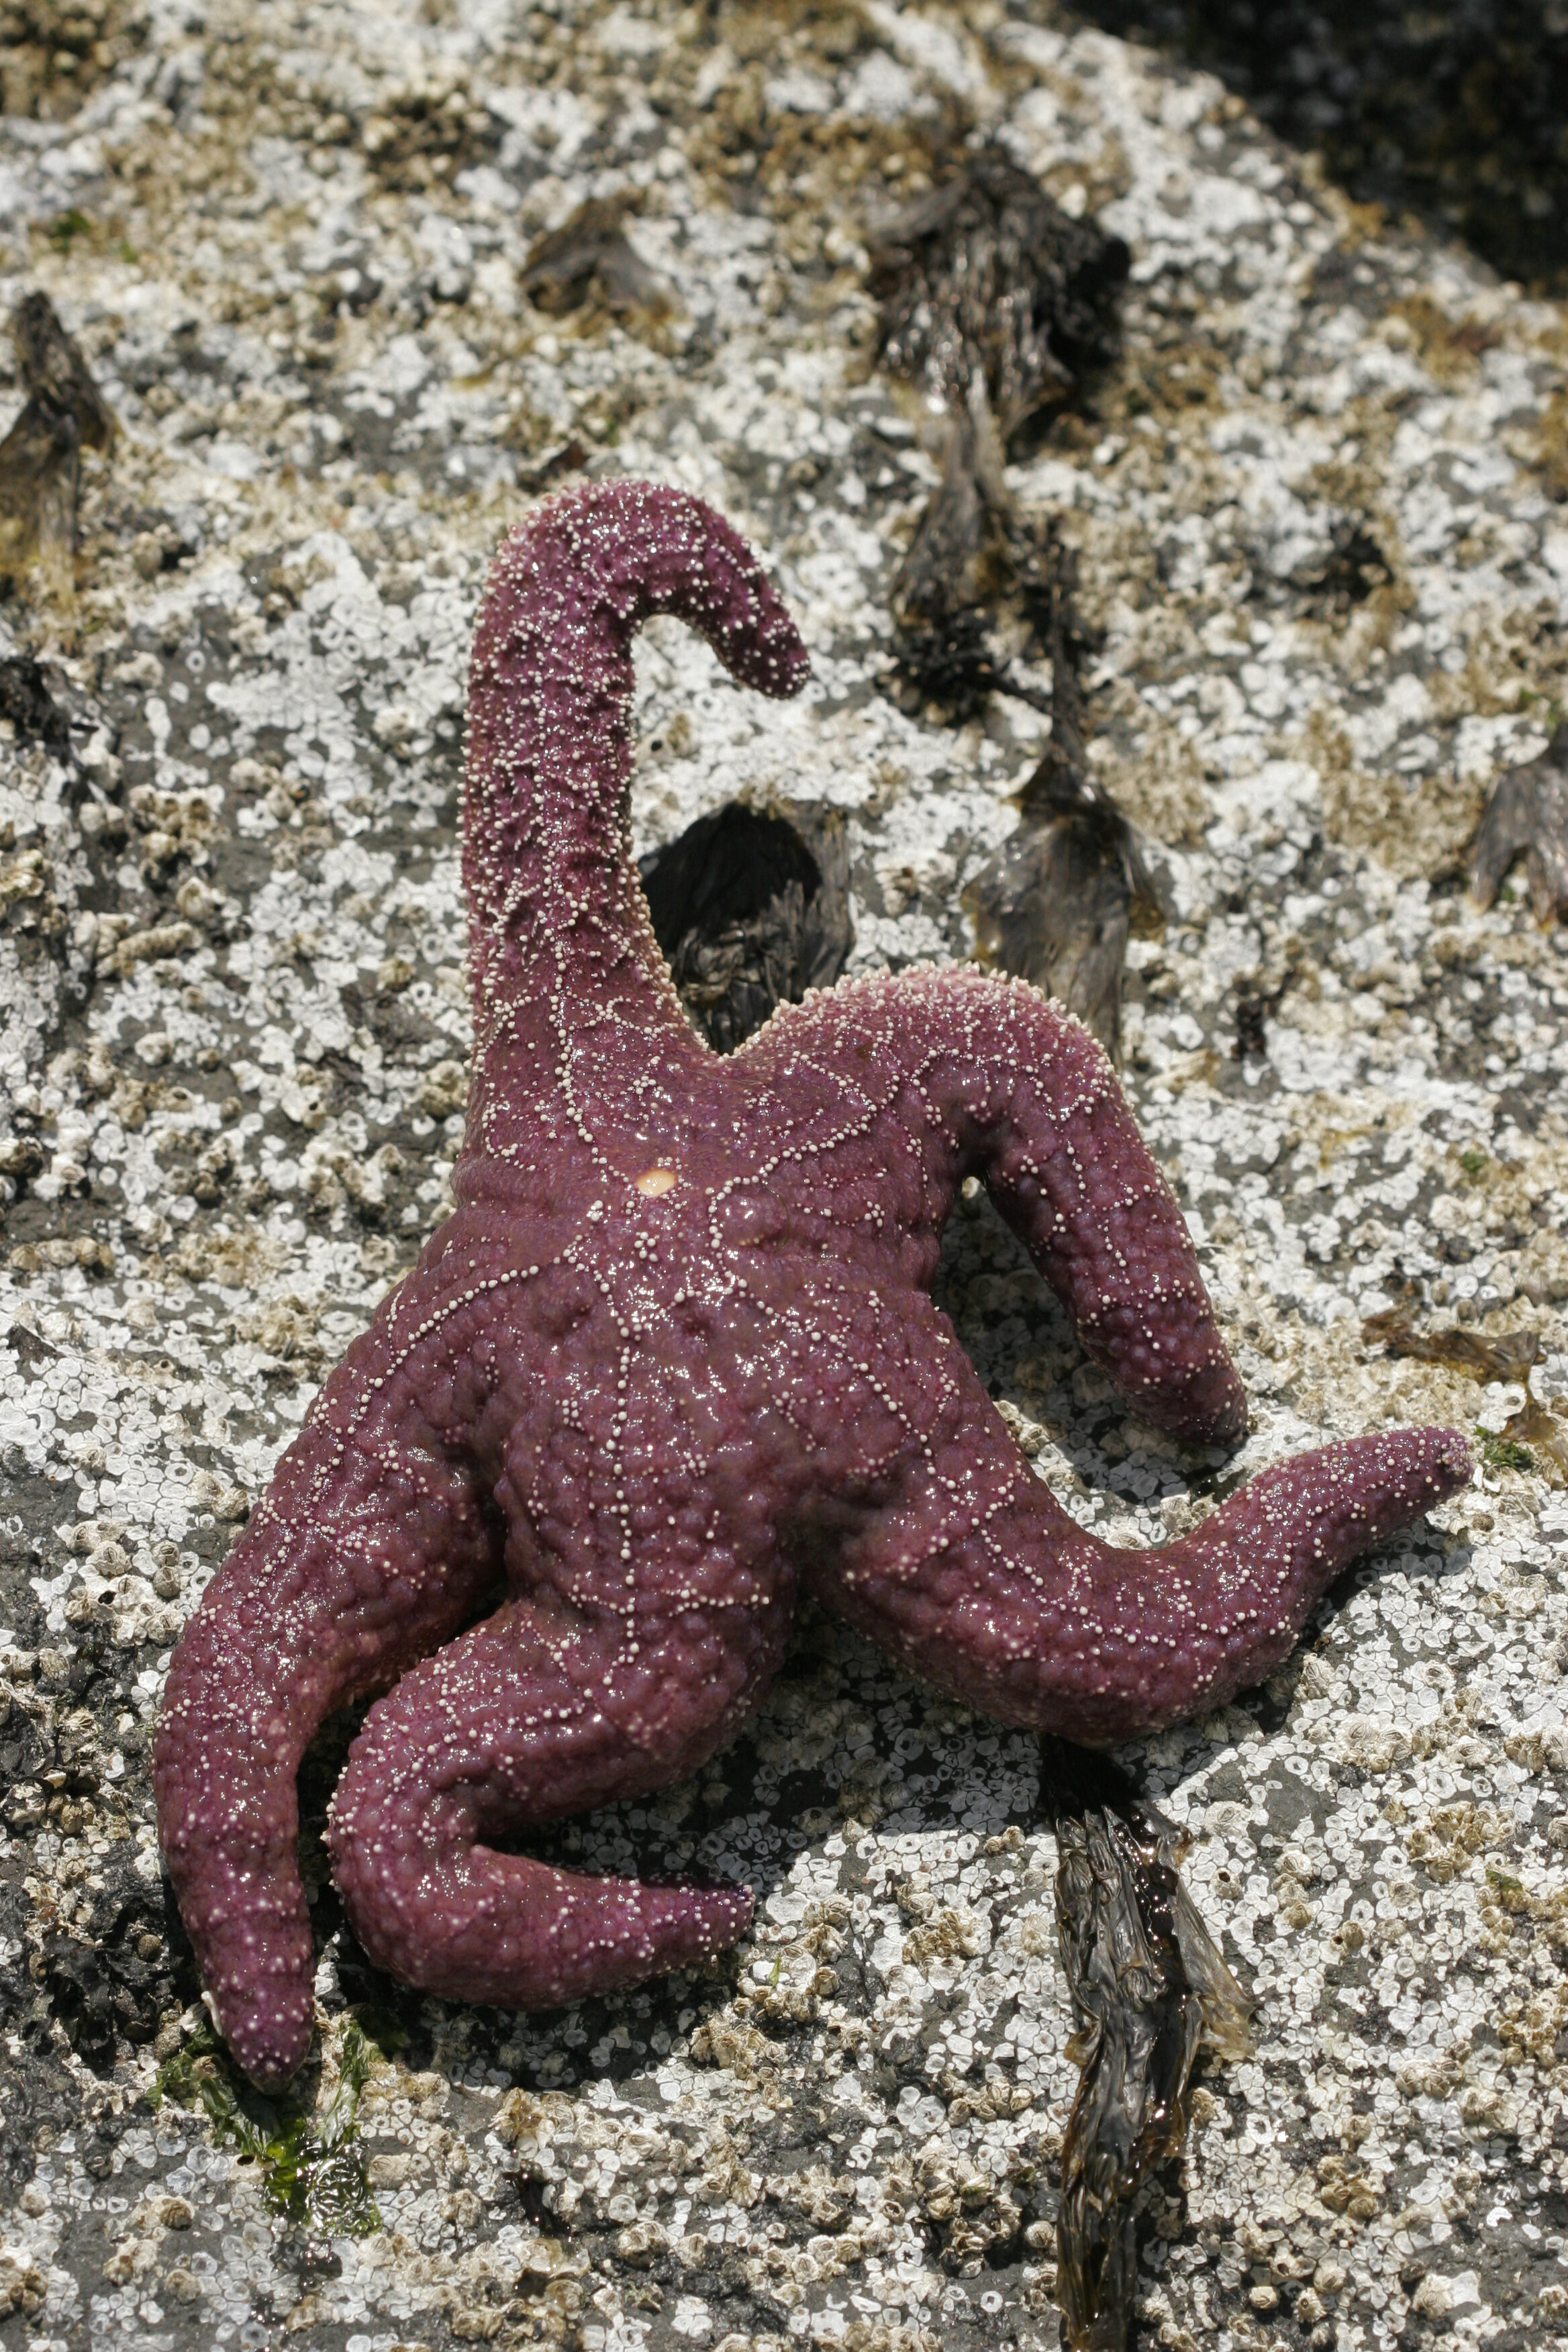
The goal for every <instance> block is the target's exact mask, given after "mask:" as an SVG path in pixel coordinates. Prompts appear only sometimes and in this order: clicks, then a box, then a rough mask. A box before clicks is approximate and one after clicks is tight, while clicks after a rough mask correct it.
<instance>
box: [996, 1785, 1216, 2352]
mask: <svg viewBox="0 0 1568 2352" xmlns="http://www.w3.org/2000/svg"><path fill="white" fill-rule="evenodd" d="M1040 1745H1041V1755H1042V1775H1041V1796H1042V1801H1043V1802H1044V1803H1045V1805H1046V1807H1047V1811H1049V1813H1050V1815H1051V1818H1052V1822H1053V1825H1054V1827H1055V1830H1056V1834H1057V1847H1058V1869H1057V1934H1058V1942H1059V1945H1060V1949H1061V1957H1062V1968H1063V1970H1064V1972H1065V1974H1066V1976H1067V1980H1068V1992H1069V1994H1070V1996H1071V2000H1072V2005H1073V2011H1074V2015H1075V2017H1076V2020H1077V2027H1076V2030H1075V2032H1074V2033H1073V2036H1072V2039H1071V2041H1070V2042H1068V2056H1069V2057H1070V2058H1071V2059H1072V2060H1073V2061H1074V2062H1075V2063H1076V2064H1077V2065H1078V2066H1079V2068H1080V2069H1081V2073H1080V2076H1079V2087H1078V2094H1077V2096H1076V2097H1075V2099H1074V2101H1073V2106H1072V2113H1071V2115H1070V2116H1069V2117H1068V2128H1067V2135H1066V2138H1065V2140H1064V2143H1063V2147H1062V2188H1061V2205H1060V2209H1059V2211H1058V2221H1057V2299H1058V2303H1059V2304H1060V2305H1061V2310H1062V2317H1063V2324H1064V2332H1065V2335H1066V2339H1067V2341H1068V2344H1069V2345H1070V2346H1072V2347H1073V2352H1121V2347H1123V2346H1124V2345H1125V2344H1126V2342H1127V2336H1128V2329H1129V2327H1130V2325H1131V2316H1132V2306H1133V2297H1134V2293H1135V2288H1136V2279H1137V2246H1136V2240H1135V2224H1136V2218H1137V2193H1138V2190H1139V2189H1140V2188H1141V2187H1142V2183H1143V2182H1144V2181H1145V2180H1146V2179H1148V2177H1149V2175H1150V2173H1151V2172H1152V2171H1153V2170H1154V2168H1156V2167H1157V2166H1159V2165H1161V2164H1163V2163H1165V2162H1167V2161H1168V2160H1169V2159H1170V2158H1173V2157H1177V2156H1179V2155H1180V2154H1181V2151H1182V2147H1183V2145H1184V2140H1185V2137H1186V2132H1187V2122H1188V2094H1189V2091H1190V2087H1191V2083H1192V2074H1193V2068H1194V2063H1195V2061H1196V2059H1197V2056H1198V2053H1199V2051H1200V2049H1202V2048H1204V2047H1205V2046H1207V2047H1208V2048H1209V2049H1210V2050H1212V2051H1213V2052H1214V2053H1215V2055H1216V2056H1217V2057H1219V2058H1221V2059H1226V2060H1228V2059H1234V2058H1241V2057H1245V2056H1247V2053H1249V2051H1250V2050H1251V2047H1252V2040H1251V2035H1250V2032H1249V2031H1248V2027H1247V2015H1248V2008H1249V2004H1248V2002H1247V1999H1246V1997H1245V1995H1244V1994H1243V1992H1242V1990H1241V1988H1240V1987H1239V1985H1238V1984H1237V1981H1236V1979H1235V1978H1234V1977H1233V1976H1232V1975H1231V1973H1230V1970H1229V1969H1227V1968H1226V1964H1225V1962H1224V1960H1223V1959H1222V1958H1220V1955H1219V1952H1218V1951H1217V1949H1216V1948H1215V1944H1214V1941H1213V1939H1212V1938H1211V1937H1210V1936H1209V1934H1208V1931H1207V1929H1206V1928H1205V1926H1204V1924H1203V1921H1202V1920H1201V1919H1200V1918H1199V1916H1198V1914H1197V1912H1196V1910H1195V1909H1194V1906H1193V1904H1192V1901H1191V1899H1190V1898H1189V1896H1188V1895H1187V1894H1186V1891H1185V1889H1184V1887H1183V1885H1182V1883H1181V1879H1180V1877H1179V1876H1178V1866H1179V1864H1180V1863H1181V1862H1182V1860H1183V1858H1184V1855H1185V1853H1186V1851H1187V1844H1188V1841H1187V1838H1186V1836H1185V1834H1184V1832H1182V1831H1181V1830H1179V1829H1178V1828H1177V1827H1176V1826H1175V1824H1174V1823H1173V1822H1168V1821H1166V1820H1165V1819H1164V1818H1163V1815H1162V1814H1160V1813H1159V1812H1157V1811H1155V1810H1154V1808H1153V1807H1152V1805H1148V1804H1146V1803H1144V1801H1142V1799H1141V1798H1139V1797H1138V1796H1137V1795H1136V1794H1135V1793H1134V1792H1133V1790H1132V1789H1131V1784H1130V1783H1129V1782H1128V1781H1127V1780H1126V1779H1125V1777H1124V1776H1123V1775H1122V1774H1121V1773H1120V1772H1119V1771H1118V1770H1117V1769H1116V1768H1115V1767H1114V1766H1113V1765H1111V1764H1110V1763H1109V1762H1108V1761H1107V1760H1106V1759H1104V1758H1102V1757H1098V1756H1090V1755H1089V1754H1087V1753H1086V1752H1085V1751H1084V1750H1082V1749H1081V1748H1069V1747H1068V1746H1067V1745H1066V1744H1065V1742H1063V1741H1060V1740H1054V1739H1047V1740H1042V1741H1041V1743H1040Z"/></svg>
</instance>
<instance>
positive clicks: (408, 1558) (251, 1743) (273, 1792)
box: [153, 1310, 500, 2084]
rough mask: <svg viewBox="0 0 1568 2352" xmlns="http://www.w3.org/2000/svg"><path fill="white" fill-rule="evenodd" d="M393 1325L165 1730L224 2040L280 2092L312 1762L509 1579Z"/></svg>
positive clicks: (292, 2039) (292, 1452)
mask: <svg viewBox="0 0 1568 2352" xmlns="http://www.w3.org/2000/svg"><path fill="white" fill-rule="evenodd" d="M392 1323H393V1315H392V1312H391V1311H390V1310H384V1312H383V1314H382V1315H381V1316H379V1317H378V1318H377V1321H376V1324H375V1326H374V1327H373V1328H372V1330H371V1331H369V1332H367V1333H366V1334H365V1335H364V1337H363V1339H360V1340H359V1341H357V1342H356V1343H355V1346H354V1347H353V1349H352V1350H351V1351H350V1354H349V1355H348V1357H347V1358H346V1359H345V1360H344V1361H343V1363H342V1365H340V1366H339V1368H338V1370H336V1371H335V1372H334V1373H333V1375H332V1377H331V1380H330V1381H328V1383H327V1385H326V1387H325V1388H324V1390H323V1391H322V1392H321V1396H320V1397H319V1398H318V1399H317V1402H316V1404H315V1406H314V1407H313V1409H312V1412H311V1417H310V1422H309V1423H307V1425H306V1428H305V1430H304V1431H303V1432H302V1433H301V1434H300V1437H299V1438H298V1439H296V1441H295V1443H294V1444H293V1445H292V1446H291V1447H290V1448H289V1452H288V1454H286V1455H285V1456H284V1459H283V1461H282V1462H281V1464H280V1465H279V1469H278V1471H277V1474H276V1475H275V1478H274V1481H273V1484H272V1486H271V1488H270V1490H269V1492H268V1496H267V1497H266V1499H265V1501H264V1502H263V1503H262V1505H261V1507H260V1508H259V1509H258V1511H257V1513H256V1515H255V1516H254V1517H253V1518H252V1519H251V1521H250V1524H249V1526H248V1527H247V1528H246V1530H245V1532H244V1534H243V1535H242V1536H241V1537H240V1538H239V1540H238V1542H237V1544H236V1545H235V1547H234V1549H233V1550H232V1551H231V1552H230V1553H229V1556H228V1559H226V1562H225V1563H224V1566H223V1567H222V1569H221V1570H219V1571H218V1574H217V1575H216V1577H215V1578H214V1580H213V1582H212V1584H211V1585H210V1586H209V1587H208V1589H207V1592H206V1594H205V1596H204V1598H203V1601H202V1605H201V1607H200V1608H199V1609H198V1611H197V1612H196V1614H195V1617H194V1618H193V1619H192V1621H191V1622H190V1624H189V1625H188V1626H187V1627H186V1629H185V1632H184V1634H183V1636H182V1637H181V1640H180V1643H179V1645H178V1647H177V1648H176V1650H175V1653H174V1660H173V1662H172V1664H171V1665H170V1669H169V1679H168V1683H167V1685H166V1688H165V1692H164V1699H163V1714H162V1717H161V1718H160V1721H159V1726H158V1734H157V1741H156V1745H155V1748H154V1754H153V1787H154V1790H155V1792H156V1796H157V1802H158V1823H159V1836H160V1841H161V1843H162V1845H163V1853H164V1858H165V1860H166V1862H167V1864H168V1869H169V1875H170V1878H171V1880H172V1881H173V1884H174V1894H175V1897H176V1899H177V1901H178V1903H179V1906H180V1913H181V1916H182V1917H183V1919H184V1923H185V1927H186V1930H187V1932H188V1934H189V1936H190V1937H191V1941H192V1944H193V1945H194V1947H195V1954H196V1960H197V1965H198V1967H199V1968H200V1969H201V1973H202V1979H203V1982H204V1984H205V1987H206V1989H207V1993H208V1997H209V2000H210V2001H211V2004H212V2007H213V2011H214V2013H215V2016H216V2021H217V2023H218V2026H219V2029H220V2031H221V2032H223V2034H224V2036H225V2038H226V2041H227V2042H228V2043H229V2045H230V2047H231V2048H232V2049H233V2051H234V2053H235V2055H236V2057H237V2059H238V2061H239V2063H240V2064H241V2065H242V2066H243V2067H244V2068H245V2070H246V2072H247V2074H249V2075H250V2076H251V2078H252V2079H253V2080H254V2081H256V2082H258V2083H262V2084H280V2083H283V2082H286V2081H287V2080H288V2078H289V2075H290V2074H293V2072H294V2070H295V2068H296V2067H297V2066H298V2065H299V2064H300V2061H301V2060H302V2058H303V2057H304V2055H305V2052H306V2050H307V2048H308V2046H309V2043H310V2031H311V2023H312V2016H313V2004H312V1998H311V1986H312V1981H313V1977H314V1963H313V1961H312V1958H311V1948H310V1913H309V1910H308V1908H307V1906H306V1902H305V1893H304V1888H303V1886H302V1885H301V1884H300V1869H299V1863H298V1859H297V1856H296V1852H295V1842H296V1836H297V1832H298V1827H299V1801H298V1795H297V1791H296V1775H297V1773H298V1771H299V1768H300V1759H301V1758H302V1756H303V1755H304V1752H305V1749H306V1748H307V1747H308V1745H309V1743H310V1738H311V1737H312V1735H313V1734H314V1732H315V1730H316V1728H317V1727H318V1726H319V1725H320V1724H321V1722H322V1721H323V1720H324V1718H325V1717H327V1716H328V1715H329V1714H331V1712H332V1710H333V1709H334V1708H335V1707H338V1706H343V1705H345V1704H347V1702H348V1701H350V1700H351V1699H353V1698H354V1697H355V1696H360V1695H361V1694H363V1692H365V1691H367V1690H374V1689H376V1688H377V1687H378V1686H381V1685H385V1684H387V1683H389V1682H391V1681H393V1680H394V1679H395V1676H396V1675H397V1674H398V1672H399V1671H400V1669H401V1668H402V1667H403V1666H404V1665H405V1664H407V1663H408V1662H409V1661H410V1660H411V1659H413V1658H416V1657H417V1656H419V1655H420V1654H421V1653H422V1652H424V1651H426V1650H428V1649H431V1648H433V1647H434V1646H435V1645H436V1644H437V1643H440V1642H444V1641H446V1640H447V1638H448V1637H449V1636H450V1635H451V1634H453V1633H456V1632H457V1631H458V1628H459V1627H460V1626H461V1625H462V1624H463V1623H464V1622H466V1621H467V1620H468V1618H469V1617H471V1616H472V1615H473V1613H474V1612H475V1610H476V1609H477V1608H479V1606H480V1605H481V1603H482V1602H483V1601H484V1599H485V1597H486V1595H487V1593H489V1591H493V1590H494V1589H495V1586H496V1584H497V1582H498V1580H499V1578H500V1559H499V1557H498V1554H497V1549H496V1543H495V1538H494V1532H493V1528H492V1526H491V1523H490V1521H489V1516H488V1513H487V1510H486V1507H485V1498H484V1496H483V1495H482V1493H481V1491H480V1489H479V1486H478V1484H477V1482H476V1480H475V1478H474V1475H473V1473H472V1469H471V1466H470V1465H469V1462H468V1459H467V1458H466V1456H465V1455H464V1454H457V1455H456V1456H454V1454H452V1453H451V1452H450V1451H449V1449H448V1447H447V1444H446V1442H445V1439H444V1436H443V1434H442V1433H441V1432H440V1431H438V1430H437V1429H436V1428H434V1427H433V1426H432V1425H431V1424H430V1423H429V1422H428V1421H427V1419H426V1416H425V1415H424V1413H423V1412H422V1411H421V1410H420V1409H419V1407H418V1406H417V1405H416V1403H415V1402H414V1400H413V1399H412V1397H411V1396H409V1395H408V1393H407V1392H406V1391H393V1390H392V1389H391V1386H390V1384H389V1383H387V1382H386V1381H385V1379H384V1369H383V1368H384V1365H385V1364H386V1362H387V1361H388V1360H389V1358H395V1354H396V1352H397V1351H396V1349H395V1347H394V1346H391V1345H388V1344H385V1343H386V1341H387V1334H388V1330H389V1327H390V1326H391V1325H392ZM456 1336H457V1338H458V1346H459V1350H460V1345H461V1339H462V1336H463V1335H462V1334H461V1332H458V1334H457V1335H456ZM458 1360H459V1362H460V1360H461V1359H460V1353H459V1358H458Z"/></svg>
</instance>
